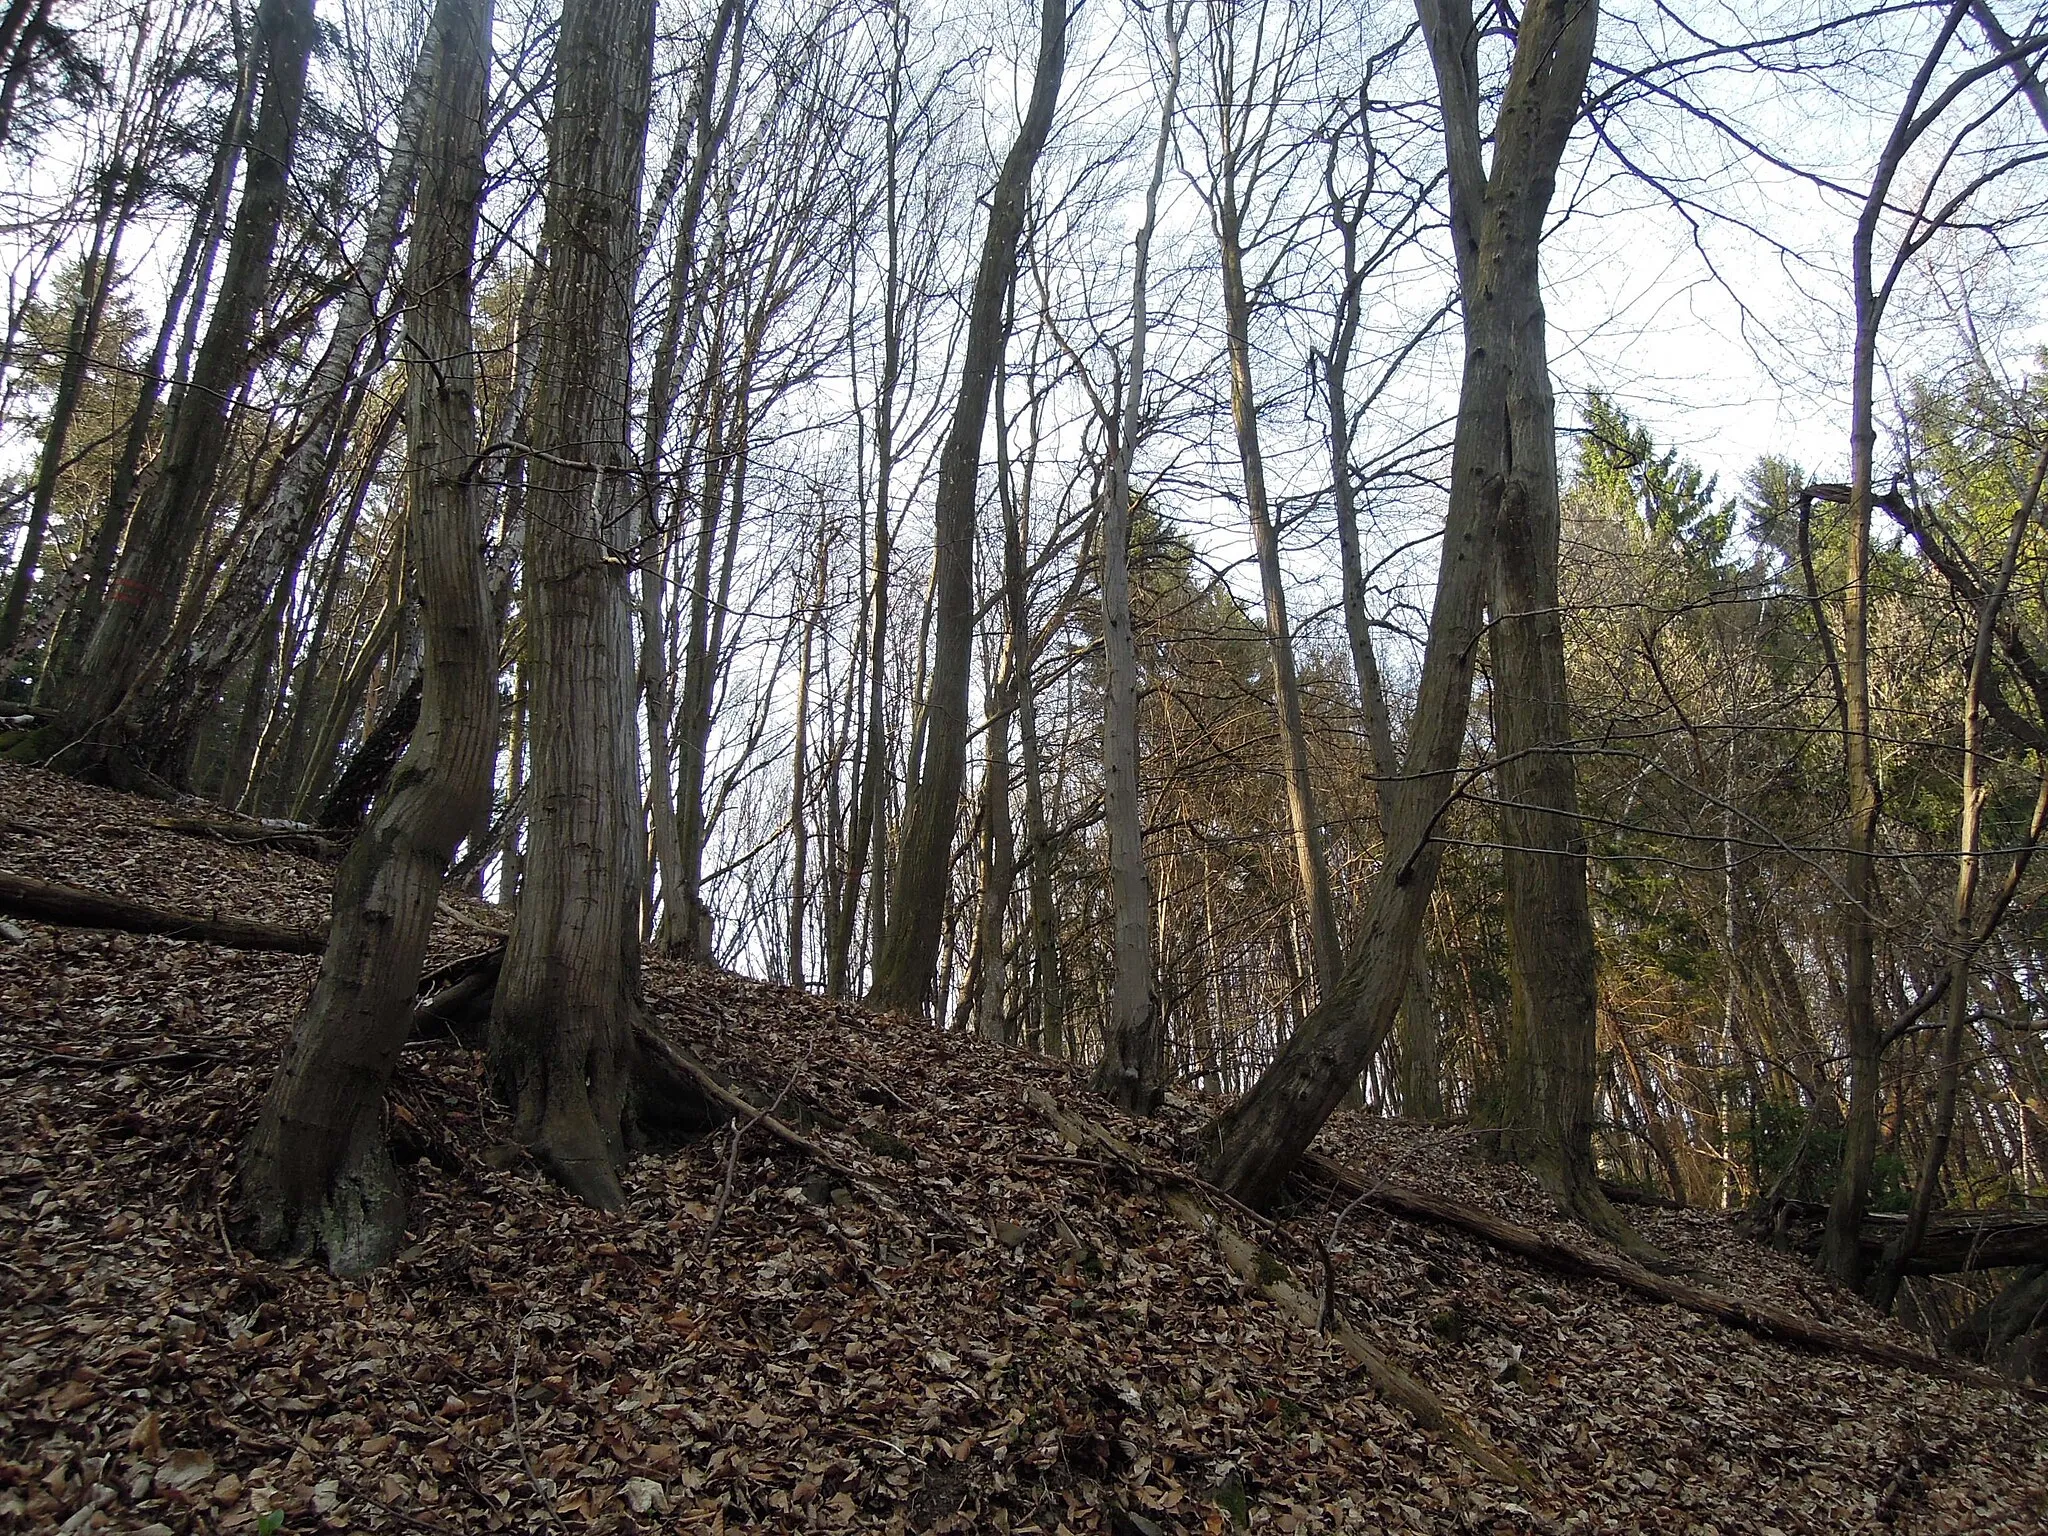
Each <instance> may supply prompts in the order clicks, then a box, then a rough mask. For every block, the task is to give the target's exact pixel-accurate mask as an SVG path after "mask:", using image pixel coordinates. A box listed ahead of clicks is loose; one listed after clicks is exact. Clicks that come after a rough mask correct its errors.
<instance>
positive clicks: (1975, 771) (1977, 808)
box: [1871, 451, 2048, 1311]
mask: <svg viewBox="0 0 2048 1536" xmlns="http://www.w3.org/2000/svg"><path fill="white" fill-rule="evenodd" d="M2044 476H2048V451H2044V452H2043V453H2042V455H2041V456H2040V458H2039V459H2038V461H2037V462H2036V464H2035V468H2034V479H2033V483H2032V484H2031V485H2030V486H2029V487H2028V489H2027V494H2026V498H2025V499H2024V500H2023V501H2022V502H2021V504H2020V507H2019V510H2018V511H2017V512H2016V513H2015V514H2014V516H2013V521H2012V529H2011V531H2010V532H2009V533H2008V534H2007V535H2006V542H2005V555H2004V558H2003V559H2002V560H2001V561H2000V563H1999V568H1998V575H1997V578H1996V579H1995V581H1994V582H1993V583H1992V586H1991V589H1990V591H1988V592H1987V593H1985V594H1984V597H1983V600H1982V603H1981V605H1980V607H1979V610H1978V614H1977V633H1976V643H1975V645H1974V646H1973V648H1972V650H1971V653H1970V671H1969V677H1968V680H1967V682H1966V684H1965V686H1964V689H1963V773H1962V825H1961V827H1960V828H1959V829H1958V833H1957V850H1956V894H1955V910H1954V915H1953V920H1952V931H1951V933H1950V937H1949V943H1950V946H1951V948H1950V955H1949V976H1948V1018H1947V1020H1946V1022H1945V1025H1944V1027H1943V1029H1942V1036H1941V1062H1940V1066H1939V1069H1938V1072H1937V1076H1936V1079H1935V1102H1934V1124H1933V1126H1932V1128H1931V1129H1930V1131H1929V1133H1928V1136H1927V1143H1926V1150H1925V1151H1924V1152H1923V1153H1922V1155H1921V1161H1920V1177H1919V1181H1918V1183H1917V1184H1916V1185H1915V1187H1914V1191H1913V1204H1912V1207H1911V1208H1910V1210H1909V1211H1908V1213H1907V1216H1906V1225H1905V1229H1904V1230H1903V1231H1902V1232H1900V1233H1899V1235H1898V1237H1897V1238H1895V1239H1894V1240H1893V1241H1892V1243H1891V1244H1890V1246H1889V1247H1888V1248H1887V1249H1886V1251H1885V1254H1884V1258H1883V1262H1882V1264H1881V1266H1880V1268H1879V1270H1878V1272H1877V1274H1876V1275H1875V1276H1874V1277H1873V1284H1872V1296H1871V1299H1872V1300H1873V1301H1874V1302H1876V1304H1877V1305H1878V1306H1879V1307H1881V1308H1883V1309H1884V1310H1886V1311H1889V1310H1891V1306H1892V1303H1893V1302H1894V1301H1895V1300H1896V1299H1897V1297H1898V1291H1899V1282H1900V1281H1901V1279H1903V1277H1904V1273H1905V1266H1906V1263H1907V1261H1908V1260H1909V1259H1911V1258H1912V1256H1913V1252H1914V1250H1915V1249H1917V1248H1918V1247H1919V1246H1920V1241H1921V1239H1922V1238H1924V1237H1925V1236H1926V1235H1927V1224H1928V1222H1929V1221H1930V1220H1931V1219H1932V1217H1933V1214H1934V1204H1935V1201H1936V1199H1937V1198H1938V1197H1939V1195H1940V1191H1941V1170H1942V1165H1943V1164H1944V1163H1945V1162H1946V1161H1947V1160H1948V1149H1949V1140H1950V1137H1951V1136H1952V1135H1953V1133H1954V1130H1955V1119H1956V1096H1957V1093H1958V1091H1959V1089H1960V1088H1961V1085H1962V1076H1963V1038H1964V1035H1965V1034H1966V1033H1967V1032H1968V1029H1969V1024H1970V970H1971V966H1972V963H1973V962H1974V961H1975V959H1976V958H1977V952H1978V950H1979V949H1981V948H1982V947H1983V945H1984V942H1985V940H1986V939H1988V938H1990V936H1991V932H1992V930H1993V928H1995V927H1996V925H1997V923H1998V921H1999V919H2000V918H2001V917H2003V916H2004V913H2005V909H2006V907H2007V906H2008V905H2009V904H2010V903H2011V901H2012V898H2013V896H2014V894H2015V893H2016V892H2017V891H2018V889H2019V884H2020V880H2021V879H2022V878H2023V877H2024V875H2025V874H2026V869H2027V865H2028V864H2029V863H2030V862H2031V859H2032V854H2033V850H2034V848H2035V847H2036V846H2037V845H2038V844H2039V843H2040V840H2041V834H2042V830H2043V824H2044V820H2048V757H2044V758H2042V759H2041V760H2040V761H2039V762H2038V763H2037V765H2036V769H2037V773H2038V775H2039V780H2040V789H2039V793H2038V794H2037V795H2036V797H2035V801H2034V815H2033V820H2032V821H2031V823H2030V824H2029V825H2028V828H2027V836H2026V840H2025V841H2024V842H2023V843H2022V844H2021V848H2020V852H2019V853H2018V854H2017V855H2016V856H2015V857H2014V860H2013V864H2012V867H2011V869H2010V870H2009V871H2008V873H2007V876H2006V879H2005V881H2004V882H2003V888H2002V889H2001V890H2000V891H1999V892H1998V896H1997V899H1996V900H1995V901H1994V902H1992V903H1991V907H1990V910H1989V912H1987V913H1985V914H1983V916H1982V917H1981V918H1980V917H1979V915H1978V913H1977V911H1976V902H1977V882H1978V880H1979V878H1980V869H1981V865H1982V862H1983V859H1982V855H1981V854H1980V853H1979V851H1978V846H1977V845H1978V837H1979V833H1980V831H1981V828H1982V826H1983V818H1984V800H1985V795H1986V791H1987V786H1986V785H1985V783H1984V753H1983V734H1984V722H1983V715H1984V694H1985V690H1986V689H1987V688H1990V687H1995V686H1996V684H1995V682H1994V680H1993V679H1992V676H1991V661H1992V652H1993V649H1994V647H1995V645H1996V643H1997V629H1998V615H1999V610H2000V609H2001V608H2003V607H2004V606H2005V599H2006V596H2007V594H2008V593H2010V592H2011V590H2012V583H2013V577H2014V575H2015V574H2016V572H2017V571H2018V569H2019V560H2020V551H2021V549H2022V548H2023V547H2024V545H2025V543H2026V536H2027V528H2028V525H2029V524H2030V523H2031V522H2032V521H2033V516H2034V509H2035V505H2036V503H2037V502H2038V501H2039V500H2040V497H2041V483H2042V480H2043V478H2044Z"/></svg>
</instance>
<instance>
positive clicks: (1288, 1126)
mask: <svg viewBox="0 0 2048 1536" xmlns="http://www.w3.org/2000/svg"><path fill="white" fill-rule="evenodd" d="M1420 12H1421V15H1422V19H1423V25H1424V32H1425V34H1426V35H1427V36H1428V37H1429V39H1430V43H1431V51H1432V53H1433V55H1435V56H1436V60H1437V65H1438V69H1437V79H1438V85H1439V90H1440V91H1441V93H1442V94H1443V97H1444V106H1445V114H1444V116H1445V131H1446V137H1447V140H1448V142H1449V147H1450V150H1451V156H1452V162H1453V165H1454V167H1455V166H1457V165H1460V164H1462V165H1464V166H1465V167H1466V173H1465V174H1464V175H1462V176H1461V175H1459V174H1457V173H1455V172H1454V175H1453V182H1452V198H1453V209H1454V214H1455V217H1454V219H1453V237H1454V239H1455V240H1456V241H1457V244H1458V259H1459V266H1460V270H1461V273H1462V272H1464V271H1467V270H1469V271H1470V272H1471V273H1472V274H1473V275H1472V278H1471V279H1470V280H1468V281H1466V282H1464V283H1463V285H1462V286H1463V288H1464V290H1465V292H1466V293H1467V294H1468V295H1470V296H1471V298H1470V299H1469V300H1468V302H1467V304H1466V306H1465V315H1464V322H1465V369H1464V377H1463V381H1462V384H1461V387H1460V393H1459V408H1458V424H1457V436H1456V442H1455V446H1454V449H1453V452H1452V462H1451V495H1450V507H1449V512H1448V515H1447V517H1446V520H1445V525H1444V536H1443V554H1442V558H1441V564H1440V566H1439V569H1438V573H1437V590H1436V602H1435V605H1434V607H1433V608H1432V610H1431V614H1430V630H1429V639H1428V644H1427V647H1426V649H1425V651H1424V655H1423V664H1422V678H1421V683H1420V686H1419V688H1418V691H1417V700H1416V710H1415V719H1414V723H1413V726H1412V728H1411V730H1410V733H1409V745H1408V755H1407V757H1406V759H1405V761H1404V762H1403V764H1402V776H1401V778H1400V780H1398V781H1397V786H1398V793H1396V794H1395V795H1393V796H1392V797H1391V802H1392V803H1391V806H1390V814H1389V815H1388V816H1387V818H1386V820H1387V827H1388V835H1387V857H1386V861H1385V863H1384V865H1383V866H1382V868H1381V871H1380V874H1379V876H1378V877H1377V879H1376V880H1375V882H1374V888H1373V895H1372V899H1371V902H1370V904H1369V905H1368V906H1367V908H1366V910H1365V912H1364V914H1363V921H1362V922H1361V924H1360V932H1359V936H1358V940H1357V946H1358V947H1357V949H1356V950H1355V951H1354V955H1353V958H1352V960H1351V962H1350V964H1349V965H1348V966H1347V967H1346V969H1345V972H1344V975H1343V976H1342V977H1341V978H1340V980H1339V983H1338V985H1337V987H1336V989H1335V990H1334V991H1333V993H1332V994H1331V995H1330V996H1329V997H1327V998H1325V999H1324V1000H1323V1001H1322V1002H1321V1003H1320V1004H1318V1005H1317V1007H1316V1009H1315V1010H1314V1012H1312V1013H1311V1014H1310V1015H1309V1016H1308V1018H1306V1019H1305V1020H1303V1021H1302V1024H1301V1026H1300V1027H1299V1028H1297V1029H1296V1030H1294V1031H1293V1033H1292V1034H1291V1035H1290V1036H1289V1038H1288V1039H1287V1040H1286V1041H1285V1042H1284V1043H1283V1044H1282V1046H1281V1047H1280V1049H1279V1051H1278V1052H1277V1053H1276V1055H1275V1056H1274V1058H1273V1060H1272V1063H1271V1065H1269V1066H1268V1067H1267V1069H1266V1070H1265V1072H1264V1073H1262V1074H1261V1075H1260V1078H1259V1080H1258V1082H1257V1083H1255V1084H1254V1085H1253V1086H1252V1088H1251V1089H1250V1091H1248V1092H1247V1093H1246V1094H1245V1095H1244V1097H1243V1098H1241V1099H1240V1100H1239V1101H1238V1102H1237V1104H1236V1105H1235V1106H1234V1107H1233V1108H1232V1109H1231V1110H1230V1111H1228V1112H1227V1113H1226V1114H1224V1115H1223V1116H1221V1117H1220V1118H1219V1119H1218V1120H1217V1122H1216V1123H1215V1124H1214V1125H1213V1126H1212V1127H1211V1128H1210V1130H1209V1131H1208V1132H1207V1133H1206V1140H1207V1151H1206V1153H1205V1156H1204V1159H1203V1165H1204V1169H1205V1171H1206V1172H1207V1174H1208V1176H1209V1177H1210V1178H1211V1179H1213V1180H1214V1181H1215V1182H1217V1183H1219V1184H1221V1185H1222V1186H1223V1187H1224V1188H1226V1189H1228V1190H1230V1191H1231V1193H1233V1194H1235V1195H1236V1196H1238V1197H1239V1198H1240V1199H1243V1200H1246V1201H1249V1202H1252V1203H1261V1202H1264V1201H1266V1200H1268V1199H1270V1198H1271V1197H1272V1196H1273V1195H1274V1194H1275V1193H1276V1192H1277V1190H1278V1188H1279V1186H1280V1183H1281V1181H1282V1180H1284V1179H1285V1177H1286V1175H1287V1172H1288V1170H1289V1169H1291V1168H1292V1167H1293V1166H1294V1164H1295V1162H1296V1161H1297V1160H1298V1159H1299V1157H1300V1155H1301V1153H1302V1151H1303V1150H1304V1149H1305V1148H1306V1147H1307V1146H1308V1144H1309V1142H1310V1141H1311V1140H1312V1139H1313V1138H1314V1136H1315V1134H1316V1132H1317V1130H1318V1129H1319V1128H1320V1127H1321V1126H1322V1124H1323V1122H1324V1121H1325V1120H1326V1119H1328V1118H1329V1115H1330V1113H1331V1112H1332V1111H1333V1110H1334V1109H1335V1108H1336V1107H1337V1105H1338V1104H1339V1103H1340V1102H1342V1100H1343V1098H1344V1095H1345V1093H1346V1091H1347V1089H1348V1088H1349V1087H1350V1085H1351V1084H1352V1083H1353V1082H1354V1081H1356V1079H1357V1078H1358V1076H1359V1074H1360V1073H1361V1072H1362V1071H1363V1070H1364V1068H1365V1065H1366V1063H1367V1062H1368V1061H1370V1060H1371V1059H1372V1057H1373V1055H1374V1053H1375V1052H1377V1051H1378V1050H1379V1048H1380V1046H1381V1044H1382V1043H1383V1042H1384V1041H1385V1039H1386V1034H1387V1031H1388V1029H1389V1028H1390V1027H1391V1026H1392V1024H1393V1022H1394V1018H1395V1015H1396V1014H1397V1012H1398V1011H1399V1009H1400V1005H1401V999H1402V997H1403V995H1404V994H1405V992H1406V990H1407V977H1408V968H1409V964H1410V962H1411V960H1412V958H1413V956H1414V954H1415V945H1416V942H1417V940H1418V938H1419V937H1420V935H1421V931H1422V922H1423V918H1424V915H1425V913H1426V911H1427V908H1428V904H1429V896H1430V891H1431V889H1432V888H1433V886H1434V884H1435V880H1436V871H1437V865H1438V863H1439V861H1440V859H1441V845H1440V844H1439V843H1437V842H1436V841H1434V839H1433V836H1432V834H1433V833H1434V831H1435V824H1436V821H1437V819H1438V818H1439V817H1440V816H1441V815H1442V814H1443V812H1444V811H1445V810H1446V809H1447V808H1448V806H1449V804H1450V801H1451V798H1452V796H1453V794H1454V791H1455V789H1456V779H1457V774H1456V767H1457V763H1458V758H1459V753H1460V750H1461V748H1462V747H1463V745H1464V738H1465V726H1466V722H1467V718H1468V715H1469V711H1470V707H1471V693H1472V662H1473V652H1474V649H1475V648H1476V646H1477V644H1478V641H1479V639H1480V634H1481V616H1482V612H1483V605H1484V603H1485V600H1486V598H1487V596H1488V595H1489V589H1490V586H1491V580H1492V575H1493V570H1494V565H1495V558H1494V553H1495V528H1496V524H1497V522H1498V521H1499V520H1500V518H1501V515H1502V510H1503V506H1504V504H1507V503H1514V502H1523V503H1526V502H1527V500H1528V499H1529V498H1530V497H1531V496H1532V495H1534V496H1542V495H1544V494H1545V493H1546V488H1545V487H1543V486H1541V485H1532V484H1531V483H1530V482H1531V480H1532V479H1533V478H1534V476H1535V475H1536V474H1538V473H1540V472H1541V470H1542V469H1543V468H1544V467H1545V466H1547V465H1551V464H1552V458H1551V452H1550V448H1549V444H1548V441H1547V439H1546V441H1545V442H1544V443H1541V444H1537V443H1531V442H1528V441H1526V440H1525V433H1526V432H1527V431H1528V430H1529V428H1530V427H1531V426H1532V425H1533V421H1532V420H1531V416H1530V414H1529V413H1527V412H1512V413H1511V410H1510V402H1511V399H1512V398H1513V397H1514V395H1515V393H1516V390H1517V388H1518V386H1519V384H1520V381H1519V379H1518V376H1517V359H1518V358H1519V357H1521V356H1522V355H1523V354H1524V353H1525V352H1527V353H1528V355H1529V356H1531V357H1532V358H1533V359H1537V360H1540V359H1541V358H1542V356H1543V350H1542V337H1543V326H1544V321H1543V303H1542V292H1541V285H1540V282H1539V279H1538V268H1537V250H1538V246H1539V243H1540V241H1541V238H1542V233H1543V217H1544V212H1545V210H1546V209H1547V208H1548V207H1549V204H1550V196H1551V192H1552V190H1553V188H1554V185H1555V181H1556V174H1557V165H1558V161H1559V159H1560V158H1561V156H1562V155H1563V153H1564V148H1565V144H1566V142H1567V141H1568V139H1569V138H1570V135H1571V130H1572V126H1573V124H1574V123H1575V122H1576V121H1577V118H1578V106H1579V96H1580V93H1581V91H1582V90H1583V89H1584V87H1585V81H1586V72H1587V69H1588V67H1589V65H1590V63H1591V59H1592V48H1593V34H1594V28H1595V24H1596V18H1597V14H1598V12H1597V9H1596V8H1595V7H1594V6H1593V5H1591V4H1580V3H1576V0H1536V3H1534V4H1531V5H1530V6H1528V7H1527V8H1526V9H1525V10H1524V12H1523V13H1522V20H1521V26H1520V28H1519V31H1518V34H1517V41H1516V47H1515V54H1514V62H1513V64H1512V66H1511V68H1510V72H1509V76H1508V82H1507V87H1506V92H1505V95H1504V97H1503V100H1502V103H1501V108H1500V112H1499V115H1498V118H1497V120H1496V122H1495V125H1494V134H1493V138H1494V144H1495V148H1494V155H1493V163H1492V166H1491V168H1490V171H1488V173H1487V174H1485V175H1484V177H1483V178H1481V177H1480V176H1478V175H1476V174H1473V173H1474V172H1476V170H1477V168H1478V167H1479V166H1480V165H1481V164H1482V161H1481V159H1480V155H1479V125H1478V116H1477V103H1476V101H1474V100H1473V99H1472V92H1471V90H1470V88H1469V86H1468V85H1467V81H1468V79H1469V78H1470V75H1471V74H1473V73H1476V70H1475V71H1471V72H1468V70H1467V69H1466V67H1465V64H1464V62H1463V61H1464V59H1465V57H1466V55H1467V54H1468V53H1469V52H1470V50H1472V49H1475V48H1476V46H1477V45H1476V33H1475V31H1474V28H1473V22H1472V17H1471V13H1470V11H1469V9H1466V8H1465V7H1463V6H1462V5H1461V4H1459V3H1457V0H1421V5H1420ZM1530 349H1533V351H1531V350H1530ZM1545 425H1546V429H1547V425H1548V423H1547V420H1546V423H1545ZM1547 494H1548V495H1549V496H1551V497H1553V498H1554V497H1555V495H1556V486H1555V484H1554V483H1553V484H1552V485H1550V486H1549V487H1548V488H1547ZM1510 515H1511V516H1512V517H1514V518H1517V519H1519V518H1522V517H1526V516H1527V513H1526V512H1525V511H1524V510H1522V509H1521V508H1519V507H1518V508H1514V509H1513V510H1512V511H1511V513H1510Z"/></svg>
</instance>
